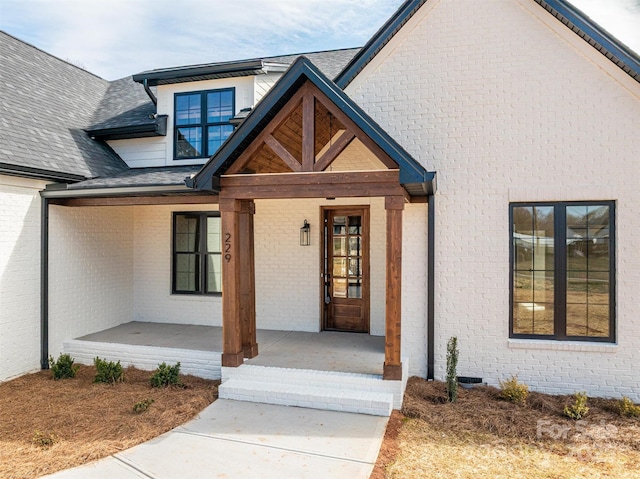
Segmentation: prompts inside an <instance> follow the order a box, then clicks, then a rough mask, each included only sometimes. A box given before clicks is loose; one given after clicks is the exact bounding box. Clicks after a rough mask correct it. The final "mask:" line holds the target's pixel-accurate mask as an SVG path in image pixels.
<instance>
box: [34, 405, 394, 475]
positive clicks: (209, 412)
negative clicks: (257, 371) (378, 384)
mask: <svg viewBox="0 0 640 479" xmlns="http://www.w3.org/2000/svg"><path fill="white" fill-rule="evenodd" d="M387 420H388V418H386V417H378V416H367V415H362V414H351V413H344V412H332V411H319V410H315V409H304V408H296V407H286V406H273V405H269V404H255V403H249V402H240V401H231V400H225V399H218V400H217V401H216V402H214V403H213V404H211V405H210V406H209V407H207V408H206V409H205V410H204V411H203V412H202V413H201V414H200V415H199V416H198V417H197V418H196V419H194V420H192V421H191V422H189V423H187V424H185V425H183V426H180V427H178V428H176V429H174V430H173V431H170V432H168V433H166V434H163V435H162V436H160V437H157V438H156V439H153V440H151V441H149V442H146V443H144V444H140V445H139V446H136V447H133V448H131V449H128V450H126V451H123V452H121V453H118V454H115V455H113V456H110V457H108V458H105V459H101V460H99V461H96V462H94V463H91V464H88V465H85V466H80V467H77V468H74V469H68V470H66V471H60V472H58V473H56V474H53V475H50V476H46V477H48V478H55V479H79V478H83V479H84V478H91V479H114V478H118V479H133V478H138V479H139V478H145V479H149V478H152V479H170V478H171V479H172V478H176V479H178V478H180V479H182V478H187V479H191V478H194V479H196V478H203V479H204V478H207V479H208V478H225V479H234V478H247V477H251V478H260V479H262V478H264V479H269V478H277V479H282V478H296V479H306V478H318V479H327V478H331V479H341V478H344V479H360V478H361V479H368V478H369V476H370V474H371V471H372V470H373V466H374V464H375V461H376V458H377V455H378V451H379V449H380V445H381V444H382V439H383V436H384V431H385V428H386V425H387Z"/></svg>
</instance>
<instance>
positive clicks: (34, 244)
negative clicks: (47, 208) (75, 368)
mask: <svg viewBox="0 0 640 479" xmlns="http://www.w3.org/2000/svg"><path fill="white" fill-rule="evenodd" d="M44 186H45V184H44V183H43V182H41V181H35V180H26V179H22V178H15V177H10V176H2V175H0V232H1V234H0V381H3V380H5V379H8V378H10V377H13V376H18V375H20V374H24V373H26V372H29V371H33V370H37V369H39V367H40V210H41V208H40V195H39V194H38V191H39V190H41V189H43V188H44Z"/></svg>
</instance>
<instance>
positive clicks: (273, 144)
mask: <svg viewBox="0 0 640 479" xmlns="http://www.w3.org/2000/svg"><path fill="white" fill-rule="evenodd" d="M264 142H265V143H266V144H267V145H269V148H271V149H272V150H273V152H274V153H275V154H276V155H278V156H279V157H280V159H281V160H282V161H284V162H285V163H286V164H287V166H288V167H289V168H291V171H293V172H294V173H298V172H300V171H302V165H301V164H300V163H299V162H298V160H296V159H295V158H294V157H293V155H292V154H291V153H289V151H288V150H287V149H286V148H285V147H284V146H282V143H280V142H279V141H278V140H276V139H275V138H274V137H273V135H272V134H268V135H266V136H265V138H264Z"/></svg>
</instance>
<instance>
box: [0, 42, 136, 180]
mask: <svg viewBox="0 0 640 479" xmlns="http://www.w3.org/2000/svg"><path fill="white" fill-rule="evenodd" d="M0 52H1V55H0V85H2V102H0V125H1V127H2V135H0V173H4V174H11V175H19V176H24V177H31V178H41V179H49V180H57V181H78V180H81V179H85V178H93V177H95V176H103V175H112V174H115V173H118V172H120V171H123V170H125V169H127V165H126V164H125V163H124V162H123V161H122V160H121V159H120V158H119V157H118V155H116V154H115V153H114V152H113V151H112V150H111V149H110V148H109V147H108V146H107V145H106V144H104V143H101V142H97V141H94V140H92V139H91V138H90V137H89V136H88V135H87V134H86V133H85V132H84V130H83V128H85V127H86V126H87V125H88V124H89V122H90V119H91V117H92V116H93V114H94V112H95V111H96V109H97V108H98V106H99V104H100V100H101V99H102V98H103V96H104V94H105V92H106V91H107V89H108V87H109V82H107V81H106V80H103V79H102V78H100V77H97V76H96V75H93V74H92V73H89V72H87V71H85V70H83V69H81V68H78V67H76V66H74V65H71V64H69V63H67V62H65V61H63V60H60V59H59V58H56V57H54V56H52V55H49V54H48V53H45V52H43V51H42V50H39V49H38V48H36V47H34V46H32V45H29V44H28V43H25V42H23V41H21V40H18V39H17V38H14V37H13V36H11V35H9V34H7V33H5V32H0Z"/></svg>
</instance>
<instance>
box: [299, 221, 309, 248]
mask: <svg viewBox="0 0 640 479" xmlns="http://www.w3.org/2000/svg"><path fill="white" fill-rule="evenodd" d="M310 244H311V225H309V223H308V222H307V220H304V224H303V225H302V228H300V246H309V245H310Z"/></svg>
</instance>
